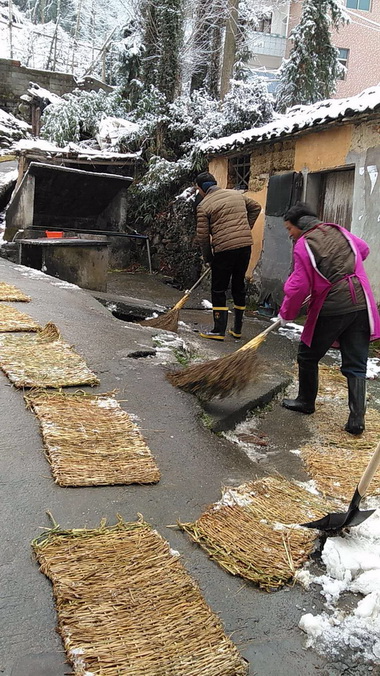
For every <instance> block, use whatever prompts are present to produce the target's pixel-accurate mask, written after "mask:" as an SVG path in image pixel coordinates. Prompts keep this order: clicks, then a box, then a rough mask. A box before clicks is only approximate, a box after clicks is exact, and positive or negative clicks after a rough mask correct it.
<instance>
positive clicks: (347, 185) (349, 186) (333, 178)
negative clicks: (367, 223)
mask: <svg viewBox="0 0 380 676" xmlns="http://www.w3.org/2000/svg"><path fill="white" fill-rule="evenodd" d="M354 174H355V170H354V169H345V170H342V171H331V172H328V173H326V174H323V181H322V204H323V207H322V213H321V215H320V217H321V219H322V220H323V221H324V222H325V223H338V225H342V226H343V227H344V228H346V229H347V230H351V220H352V199H353V193H354Z"/></svg>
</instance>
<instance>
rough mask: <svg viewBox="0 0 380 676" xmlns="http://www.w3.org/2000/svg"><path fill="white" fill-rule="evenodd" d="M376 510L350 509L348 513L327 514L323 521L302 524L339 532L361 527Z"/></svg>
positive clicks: (325, 530) (302, 524)
mask: <svg viewBox="0 0 380 676" xmlns="http://www.w3.org/2000/svg"><path fill="white" fill-rule="evenodd" d="M375 511H376V510H375V509H367V510H362V511H361V510H360V509H357V508H355V509H350V510H349V511H348V512H332V513H330V514H326V516H323V517H322V519H317V521H309V522H308V523H301V526H304V527H305V528H316V529H317V530H322V531H324V532H327V533H328V532H333V533H335V532H338V531H340V530H342V528H347V527H348V526H359V524H361V523H363V521H365V520H366V519H368V517H369V516H371V514H373V513H374V512H375Z"/></svg>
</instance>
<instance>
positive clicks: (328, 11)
mask: <svg viewBox="0 0 380 676" xmlns="http://www.w3.org/2000/svg"><path fill="white" fill-rule="evenodd" d="M346 22H347V17H346V15H345V13H344V11H343V9H342V6H341V5H340V3H339V0H304V3H303V7H302V15H301V19H300V22H299V24H298V26H296V28H294V29H293V30H292V32H291V35H290V39H291V40H292V41H293V48H292V50H291V52H290V55H289V59H287V60H286V61H284V63H283V65H282V67H281V69H280V85H279V87H278V90H277V93H276V98H277V109H278V110H280V111H283V110H285V109H286V108H288V107H291V106H294V105H296V104H310V103H315V102H316V101H321V100H322V99H328V98H331V96H332V95H333V94H334V92H335V87H336V80H337V79H338V77H339V76H340V75H341V73H342V69H343V66H341V65H340V63H339V61H338V50H337V49H336V47H334V46H333V45H332V43H331V35H330V28H331V27H334V28H336V29H338V28H339V27H340V25H341V24H344V23H346Z"/></svg>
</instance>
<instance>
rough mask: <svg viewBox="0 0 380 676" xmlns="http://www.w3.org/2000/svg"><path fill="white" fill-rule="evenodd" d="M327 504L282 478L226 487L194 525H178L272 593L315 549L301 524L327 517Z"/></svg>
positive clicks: (311, 533) (216, 557)
mask: <svg viewBox="0 0 380 676" xmlns="http://www.w3.org/2000/svg"><path fill="white" fill-rule="evenodd" d="M327 508H328V505H327V503H326V502H325V501H324V500H323V499H322V498H319V497H317V496H315V495H312V494H311V493H310V492H308V491H306V490H305V489H304V488H302V487H300V486H298V485H296V484H294V483H292V482H290V481H287V480H286V479H283V478H281V477H276V478H275V477H268V478H265V479H260V480H257V481H254V482H249V483H247V484H243V485H242V486H239V488H233V489H232V488H225V489H224V491H223V496H222V499H221V501H220V502H219V503H216V504H214V505H211V507H209V508H208V509H207V511H206V512H205V513H204V514H202V516H201V517H200V518H199V519H198V520H197V521H196V522H195V523H182V524H180V527H181V528H182V529H183V530H185V531H186V532H187V533H189V535H190V536H191V537H192V538H193V539H194V540H195V541H196V542H197V543H198V544H200V545H201V546H202V547H203V548H204V549H205V550H206V551H207V552H208V554H209V555H210V556H211V558H212V559H214V560H215V561H217V563H218V564H219V565H220V566H222V568H224V569H225V570H227V571H228V572H229V573H232V575H240V576H241V577H244V578H246V579H247V580H251V581H252V582H254V583H256V584H257V585H259V586H260V587H261V588H263V589H266V590H267V591H271V590H273V589H275V588H278V587H281V586H282V585H284V584H285V583H287V582H290V581H292V579H293V577H294V573H295V571H296V570H297V569H298V568H300V567H301V566H302V564H303V563H304V562H305V561H306V560H307V558H308V556H309V554H310V553H311V552H312V550H313V548H314V540H315V538H316V533H315V531H310V530H307V529H304V528H299V527H298V524H299V523H303V522H305V521H310V520H312V519H315V518H318V517H320V516H324V514H325V513H326V511H327Z"/></svg>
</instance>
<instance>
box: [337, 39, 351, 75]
mask: <svg viewBox="0 0 380 676" xmlns="http://www.w3.org/2000/svg"><path fill="white" fill-rule="evenodd" d="M338 52H339V54H338V61H339V63H340V64H341V65H342V66H344V67H345V69H346V70H345V71H344V73H342V74H341V76H340V77H339V79H340V80H345V79H346V75H347V67H348V55H349V53H350V50H349V49H343V48H342V47H338Z"/></svg>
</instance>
